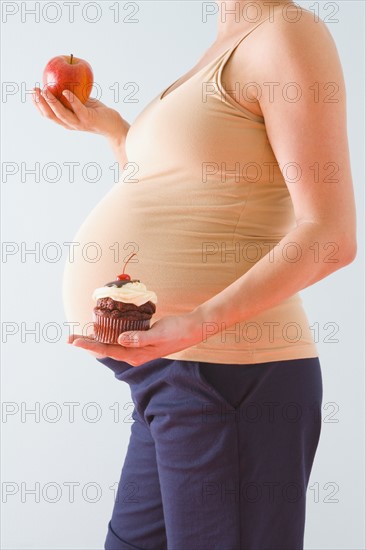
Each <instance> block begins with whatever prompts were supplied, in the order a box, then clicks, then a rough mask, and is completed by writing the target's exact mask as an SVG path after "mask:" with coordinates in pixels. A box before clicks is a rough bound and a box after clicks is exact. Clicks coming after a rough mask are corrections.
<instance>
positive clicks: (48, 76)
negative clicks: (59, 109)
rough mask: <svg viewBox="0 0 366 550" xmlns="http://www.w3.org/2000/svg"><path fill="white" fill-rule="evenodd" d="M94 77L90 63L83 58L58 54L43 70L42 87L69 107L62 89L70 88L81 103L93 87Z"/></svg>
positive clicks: (85, 99)
mask: <svg viewBox="0 0 366 550" xmlns="http://www.w3.org/2000/svg"><path fill="white" fill-rule="evenodd" d="M93 82H94V77H93V70H92V68H91V66H90V64H89V63H88V62H87V61H85V59H80V58H78V57H74V56H73V54H71V55H58V56H57V57H53V58H52V59H51V60H50V61H49V62H48V63H47V65H46V67H45V69H44V71H43V85H44V88H45V89H46V90H45V91H46V93H47V89H49V90H50V92H51V93H52V94H53V95H54V96H55V97H57V99H59V100H60V101H61V103H62V104H63V105H64V106H65V107H67V108H68V109H70V110H72V109H71V105H70V103H69V101H68V100H67V99H66V97H65V96H63V95H62V92H63V90H71V92H73V93H74V94H75V95H76V97H77V98H78V99H80V101H81V102H82V103H85V102H86V101H87V99H88V98H89V96H90V93H91V90H92V87H93Z"/></svg>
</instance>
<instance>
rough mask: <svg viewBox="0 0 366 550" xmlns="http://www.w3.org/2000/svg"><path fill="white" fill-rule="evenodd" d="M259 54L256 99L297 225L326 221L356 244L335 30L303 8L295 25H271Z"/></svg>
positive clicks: (343, 93) (282, 22)
mask: <svg viewBox="0 0 366 550" xmlns="http://www.w3.org/2000/svg"><path fill="white" fill-rule="evenodd" d="M257 53H258V63H257V64H256V69H255V72H256V74H255V78H256V82H257V83H258V84H259V85H260V89H261V92H262V94H261V97H258V101H259V104H260V107H261V110H262V113H263V116H264V119H265V125H266V130H267V134H268V139H269V141H270V144H271V147H272V149H273V152H274V155H275V157H276V159H277V162H278V164H279V167H280V169H281V170H282V173H283V176H284V178H285V180H286V184H287V186H288V189H289V193H290V195H291V199H292V202H293V206H294V211H295V216H296V220H297V223H298V224H300V223H302V222H303V221H313V222H315V223H319V224H322V225H323V227H326V228H328V229H329V230H330V231H334V232H335V233H336V234H335V237H337V238H339V239H343V238H344V240H343V242H344V243H349V245H350V246H356V228H355V225H356V215H355V204H354V193H353V184H352V175H351V166H350V157H349V149H348V137H347V117H346V89H345V82H344V77H343V72H342V67H341V63H340V60H339V56H338V52H337V49H336V46H335V43H334V40H333V38H332V36H331V34H330V32H329V31H328V29H327V27H326V25H325V23H324V22H323V21H321V20H319V21H318V22H316V21H315V20H314V18H313V16H312V14H311V13H310V12H307V11H306V10H303V15H302V18H301V20H300V21H299V22H297V23H291V22H288V21H285V20H283V19H282V18H277V19H276V21H275V22H274V23H273V24H269V25H267V29H266V36H265V39H264V40H263V41H262V42H261V44H260V45H258V50H257ZM257 53H256V57H257ZM259 60H260V62H259ZM295 98H296V100H295ZM289 163H291V164H289ZM293 163H295V164H293ZM291 166H292V167H293V168H291ZM291 180H292V181H291Z"/></svg>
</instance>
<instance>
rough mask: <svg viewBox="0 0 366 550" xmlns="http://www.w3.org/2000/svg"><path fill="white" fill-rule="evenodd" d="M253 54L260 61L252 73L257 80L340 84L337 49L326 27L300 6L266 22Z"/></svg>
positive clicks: (277, 14) (340, 76) (313, 14)
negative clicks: (331, 79)
mask: <svg viewBox="0 0 366 550" xmlns="http://www.w3.org/2000/svg"><path fill="white" fill-rule="evenodd" d="M296 8H298V9H296ZM255 55H256V58H257V60H258V61H259V59H260V60H261V62H260V63H259V62H258V63H257V64H256V71H255V76H256V77H257V78H259V79H261V78H264V79H265V78H277V79H279V80H281V79H283V78H285V79H288V78H289V77H291V79H292V80H295V81H296V80H300V81H307V82H308V81H311V80H314V78H315V79H318V80H322V81H324V80H326V79H328V80H329V78H331V77H333V78H334V79H336V80H338V81H340V82H341V81H343V74H342V68H341V63H340V58H339V54H338V50H337V47H336V43H335V40H334V38H333V36H332V34H331V32H330V30H329V29H328V26H327V24H326V23H325V22H324V21H323V20H322V19H321V18H320V17H317V16H316V14H315V13H313V12H311V11H309V10H306V9H303V8H300V7H299V6H291V10H282V11H281V10H276V12H275V13H274V14H273V18H271V20H268V21H266V23H265V25H263V26H262V29H261V40H258V41H257V42H256V54H255Z"/></svg>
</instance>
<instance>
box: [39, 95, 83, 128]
mask: <svg viewBox="0 0 366 550" xmlns="http://www.w3.org/2000/svg"><path fill="white" fill-rule="evenodd" d="M33 90H34V91H33V93H32V101H33V104H34V105H35V107H36V108H37V109H38V111H39V112H40V114H41V115H42V116H44V117H46V118H49V119H50V120H53V121H54V122H56V123H57V124H59V125H60V126H63V127H64V128H66V129H68V130H71V129H73V128H71V127H70V125H69V124H65V123H64V122H63V121H61V120H59V119H58V118H57V117H56V115H55V113H54V112H53V110H52V109H51V108H50V106H49V105H48V102H47V101H46V100H45V98H44V97H43V96H42V94H41V90H40V89H39V88H33Z"/></svg>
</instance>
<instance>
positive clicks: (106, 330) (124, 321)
mask: <svg viewBox="0 0 366 550" xmlns="http://www.w3.org/2000/svg"><path fill="white" fill-rule="evenodd" d="M133 255H134V254H133ZM133 255H132V256H133ZM132 256H130V258H129V259H128V260H127V262H128V261H129V260H130V259H131V258H132ZM127 262H126V264H127ZM126 264H125V266H126ZM92 297H93V300H96V301H97V303H96V307H94V309H93V321H94V337H95V339H96V340H97V341H98V342H102V343H104V344H117V343H118V336H119V335H120V334H121V333H122V332H126V331H127V330H148V329H149V328H150V319H151V317H152V316H153V314H154V313H155V311H156V303H157V296H156V294H155V292H153V291H150V290H147V288H146V286H145V285H144V284H143V283H142V282H141V281H140V280H139V279H131V278H130V276H129V275H127V273H124V269H123V273H122V274H121V275H117V279H116V280H115V281H112V282H110V283H106V284H105V285H104V286H102V287H99V288H96V289H95V290H94V292H93V295H92Z"/></svg>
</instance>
